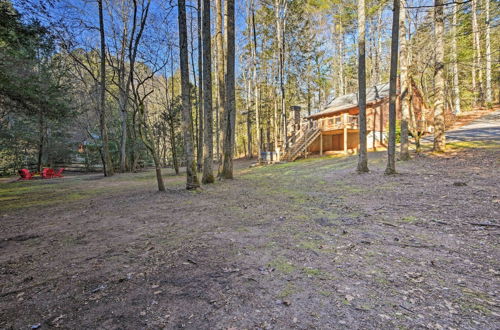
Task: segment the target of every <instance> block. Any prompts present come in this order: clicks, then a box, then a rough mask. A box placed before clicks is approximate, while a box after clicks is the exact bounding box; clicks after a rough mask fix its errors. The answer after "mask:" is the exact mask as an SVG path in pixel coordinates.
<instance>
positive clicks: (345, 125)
mask: <svg viewBox="0 0 500 330" xmlns="http://www.w3.org/2000/svg"><path fill="white" fill-rule="evenodd" d="M342 116H343V118H342V119H343V122H344V154H346V155H347V113H344V114H343V115H342Z"/></svg>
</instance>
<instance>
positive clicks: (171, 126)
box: [169, 118, 179, 175]
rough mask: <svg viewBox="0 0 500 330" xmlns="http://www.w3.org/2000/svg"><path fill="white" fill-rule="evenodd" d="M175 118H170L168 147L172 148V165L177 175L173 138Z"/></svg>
mask: <svg viewBox="0 0 500 330" xmlns="http://www.w3.org/2000/svg"><path fill="white" fill-rule="evenodd" d="M174 123H175V120H174V119H173V118H172V119H171V120H170V124H169V126H170V148H171V149H172V165H173V166H174V171H175V174H176V175H179V158H178V157H177V143H176V139H175V124H174Z"/></svg>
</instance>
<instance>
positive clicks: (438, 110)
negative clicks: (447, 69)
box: [434, 0, 474, 152]
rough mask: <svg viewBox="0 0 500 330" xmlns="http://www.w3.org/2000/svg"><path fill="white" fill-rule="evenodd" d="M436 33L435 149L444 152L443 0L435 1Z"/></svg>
mask: <svg viewBox="0 0 500 330" xmlns="http://www.w3.org/2000/svg"><path fill="white" fill-rule="evenodd" d="M473 1H474V0H473ZM434 5H435V7H434V20H435V22H434V25H435V26H434V34H435V48H436V59H435V68H434V70H435V71H434V88H435V100H434V151H436V152H444V151H445V147H446V139H445V127H444V105H445V101H446V96H445V93H444V87H445V86H444V84H445V81H444V41H443V34H444V15H443V0H435V2H434Z"/></svg>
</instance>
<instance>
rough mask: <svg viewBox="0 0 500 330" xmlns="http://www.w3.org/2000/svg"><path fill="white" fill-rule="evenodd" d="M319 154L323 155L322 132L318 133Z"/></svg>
mask: <svg viewBox="0 0 500 330" xmlns="http://www.w3.org/2000/svg"><path fill="white" fill-rule="evenodd" d="M319 155H320V156H323V134H321V133H320V134H319Z"/></svg>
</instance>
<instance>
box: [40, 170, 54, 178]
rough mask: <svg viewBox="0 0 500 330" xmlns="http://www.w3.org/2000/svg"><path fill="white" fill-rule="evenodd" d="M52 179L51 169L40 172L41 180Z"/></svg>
mask: <svg viewBox="0 0 500 330" xmlns="http://www.w3.org/2000/svg"><path fill="white" fill-rule="evenodd" d="M53 177H54V170H53V169H51V168H44V169H43V170H42V178H44V179H52V178H53Z"/></svg>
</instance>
